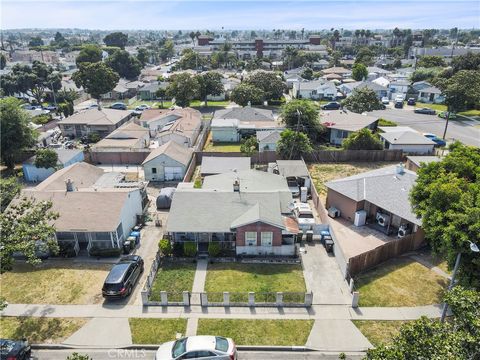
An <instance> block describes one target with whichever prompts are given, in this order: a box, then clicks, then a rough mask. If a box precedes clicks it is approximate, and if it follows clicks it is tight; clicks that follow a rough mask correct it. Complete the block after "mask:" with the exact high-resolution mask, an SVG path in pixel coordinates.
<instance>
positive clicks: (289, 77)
mask: <svg viewBox="0 0 480 360" xmlns="http://www.w3.org/2000/svg"><path fill="white" fill-rule="evenodd" d="M283 77H284V78H285V83H286V84H287V88H289V89H293V85H294V84H297V83H299V82H300V81H304V79H303V78H302V76H301V75H300V74H298V73H287V72H285V75H284V76H283Z"/></svg>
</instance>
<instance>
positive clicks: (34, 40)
mask: <svg viewBox="0 0 480 360" xmlns="http://www.w3.org/2000/svg"><path fill="white" fill-rule="evenodd" d="M43 45H44V42H43V40H42V38H41V37H40V36H34V37H32V38H31V39H30V41H29V42H28V47H37V46H43Z"/></svg>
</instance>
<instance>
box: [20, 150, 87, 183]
mask: <svg viewBox="0 0 480 360" xmlns="http://www.w3.org/2000/svg"><path fill="white" fill-rule="evenodd" d="M53 151H55V152H56V153H57V155H58V161H57V168H64V167H67V166H70V165H72V164H75V163H77V162H81V161H83V160H84V156H83V151H82V150H70V149H53ZM35 158H36V156H32V157H31V158H29V159H28V160H26V161H25V162H24V163H23V164H22V170H23V177H24V178H25V181H30V182H40V181H43V180H45V179H46V178H48V177H49V176H50V175H52V174H53V173H54V172H55V171H56V170H55V169H54V168H48V169H46V168H39V167H36V166H35Z"/></svg>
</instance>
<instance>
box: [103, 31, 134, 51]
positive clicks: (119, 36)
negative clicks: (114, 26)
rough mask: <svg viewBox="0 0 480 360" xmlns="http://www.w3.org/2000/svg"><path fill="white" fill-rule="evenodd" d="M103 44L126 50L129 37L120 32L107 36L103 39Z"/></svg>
mask: <svg viewBox="0 0 480 360" xmlns="http://www.w3.org/2000/svg"><path fill="white" fill-rule="evenodd" d="M103 42H104V43H105V45H107V46H116V47H119V48H120V49H125V46H126V45H127V42H128V35H127V34H124V33H122V32H120V31H118V32H113V33H111V34H108V35H107V36H105V37H104V38H103Z"/></svg>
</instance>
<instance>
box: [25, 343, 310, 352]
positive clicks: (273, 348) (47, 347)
mask: <svg viewBox="0 0 480 360" xmlns="http://www.w3.org/2000/svg"><path fill="white" fill-rule="evenodd" d="M159 346H160V345H156V344H135V345H125V346H118V347H114V346H111V347H109V346H97V347H95V346H78V345H65V344H31V347H32V349H37V350H69V349H82V348H85V349H132V350H133V349H137V350H140V349H145V350H157V349H158V347H159ZM237 349H238V350H241V351H292V352H294V351H296V352H314V351H318V350H315V349H312V348H309V347H306V346H268V345H267V346H255V345H237Z"/></svg>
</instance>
